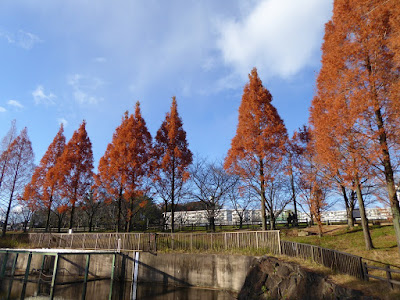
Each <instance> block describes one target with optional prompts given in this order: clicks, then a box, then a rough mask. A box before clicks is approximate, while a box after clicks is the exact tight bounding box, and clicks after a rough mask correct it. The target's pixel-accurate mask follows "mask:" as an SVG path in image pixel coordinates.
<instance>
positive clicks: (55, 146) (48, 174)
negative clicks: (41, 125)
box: [23, 124, 65, 231]
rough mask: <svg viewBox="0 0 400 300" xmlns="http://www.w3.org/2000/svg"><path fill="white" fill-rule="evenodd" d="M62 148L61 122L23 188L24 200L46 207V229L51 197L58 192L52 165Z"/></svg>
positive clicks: (62, 132)
mask: <svg viewBox="0 0 400 300" xmlns="http://www.w3.org/2000/svg"><path fill="white" fill-rule="evenodd" d="M64 148H65V136H64V127H63V125H62V124H61V126H60V129H59V131H58V133H57V135H56V136H55V137H54V139H53V142H52V143H51V144H50V145H49V147H48V148H47V151H46V153H45V154H44V155H43V157H42V159H41V160H40V163H39V166H37V167H36V169H35V171H34V173H33V176H32V179H31V182H30V183H29V184H27V185H26V187H25V190H24V195H23V199H24V200H26V201H29V202H30V203H31V205H36V206H37V205H40V204H42V205H43V206H44V207H45V208H46V209H47V218H46V231H48V230H49V225H50V213H51V210H52V205H53V199H54V197H55V196H56V194H57V192H58V180H57V176H56V174H54V167H55V165H56V163H57V160H58V158H59V157H60V156H61V154H62V153H63V152H64Z"/></svg>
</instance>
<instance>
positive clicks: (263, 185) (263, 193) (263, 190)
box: [259, 158, 267, 231]
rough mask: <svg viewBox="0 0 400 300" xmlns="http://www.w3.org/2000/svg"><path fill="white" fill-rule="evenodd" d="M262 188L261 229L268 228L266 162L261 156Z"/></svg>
mask: <svg viewBox="0 0 400 300" xmlns="http://www.w3.org/2000/svg"><path fill="white" fill-rule="evenodd" d="M259 160H260V190H261V229H262V230H263V231H265V230H267V218H266V215H265V181H264V164H263V159H262V158H260V159H259Z"/></svg>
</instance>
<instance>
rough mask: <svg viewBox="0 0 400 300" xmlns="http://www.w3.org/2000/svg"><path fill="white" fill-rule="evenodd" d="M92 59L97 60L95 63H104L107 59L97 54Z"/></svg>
mask: <svg viewBox="0 0 400 300" xmlns="http://www.w3.org/2000/svg"><path fill="white" fill-rule="evenodd" d="M93 61H94V62H97V63H105V62H106V61H107V59H106V58H105V57H102V56H99V57H95V58H93Z"/></svg>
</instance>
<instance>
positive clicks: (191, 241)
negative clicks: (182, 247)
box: [190, 233, 193, 251]
mask: <svg viewBox="0 0 400 300" xmlns="http://www.w3.org/2000/svg"><path fill="white" fill-rule="evenodd" d="M190 251H193V233H190Z"/></svg>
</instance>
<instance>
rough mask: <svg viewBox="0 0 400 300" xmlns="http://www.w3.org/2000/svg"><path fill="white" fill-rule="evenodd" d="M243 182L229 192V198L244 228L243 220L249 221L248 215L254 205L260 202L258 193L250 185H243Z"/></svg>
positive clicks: (241, 226)
mask: <svg viewBox="0 0 400 300" xmlns="http://www.w3.org/2000/svg"><path fill="white" fill-rule="evenodd" d="M242 184H243V182H240V181H239V182H238V184H236V185H235V186H233V187H232V188H231V189H230V190H229V192H228V198H229V201H230V204H231V205H232V208H233V210H234V211H235V212H236V214H237V216H238V217H239V228H240V229H242V228H243V222H246V221H248V219H247V215H248V212H249V210H250V209H252V208H253V206H254V205H256V204H258V203H259V201H258V197H257V196H258V195H257V194H255V193H254V190H253V189H252V188H251V187H249V186H243V185H242Z"/></svg>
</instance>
